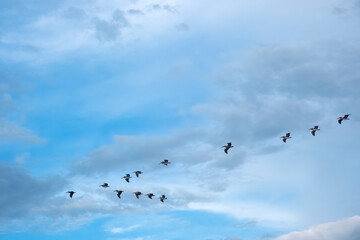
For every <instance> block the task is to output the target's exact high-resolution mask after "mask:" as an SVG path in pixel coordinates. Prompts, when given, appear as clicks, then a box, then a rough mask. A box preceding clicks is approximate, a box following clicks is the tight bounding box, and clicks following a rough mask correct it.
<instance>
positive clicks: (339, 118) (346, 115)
mask: <svg viewBox="0 0 360 240" xmlns="http://www.w3.org/2000/svg"><path fill="white" fill-rule="evenodd" d="M349 116H350V114H345V115H344V116H343V117H338V123H339V124H341V122H342V121H343V120H350V119H349Z"/></svg>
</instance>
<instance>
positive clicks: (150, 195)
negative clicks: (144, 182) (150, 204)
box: [146, 193, 155, 199]
mask: <svg viewBox="0 0 360 240" xmlns="http://www.w3.org/2000/svg"><path fill="white" fill-rule="evenodd" d="M146 195H147V196H148V197H149V198H150V199H152V198H153V196H155V195H154V194H153V193H148V194H146Z"/></svg>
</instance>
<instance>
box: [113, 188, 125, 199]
mask: <svg viewBox="0 0 360 240" xmlns="http://www.w3.org/2000/svg"><path fill="white" fill-rule="evenodd" d="M114 192H117V194H116V195H117V196H118V198H121V197H120V195H121V194H122V193H123V192H124V191H123V190H115V191H114Z"/></svg>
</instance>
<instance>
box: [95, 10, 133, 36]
mask: <svg viewBox="0 0 360 240" xmlns="http://www.w3.org/2000/svg"><path fill="white" fill-rule="evenodd" d="M95 25H96V37H97V38H98V39H99V40H100V41H115V40H116V39H117V38H118V36H119V35H120V30H121V29H122V28H124V27H127V26H129V22H128V21H127V19H126V18H125V15H124V12H123V11H121V10H119V9H117V10H115V11H114V12H113V14H112V19H111V20H110V21H106V20H101V19H96V21H95Z"/></svg>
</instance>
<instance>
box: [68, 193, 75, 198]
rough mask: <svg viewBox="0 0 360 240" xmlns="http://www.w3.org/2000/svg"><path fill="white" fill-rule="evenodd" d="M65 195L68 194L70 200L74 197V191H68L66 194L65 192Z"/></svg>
mask: <svg viewBox="0 0 360 240" xmlns="http://www.w3.org/2000/svg"><path fill="white" fill-rule="evenodd" d="M66 193H70V198H72V196H73V195H74V193H75V192H74V191H68V192H66Z"/></svg>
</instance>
